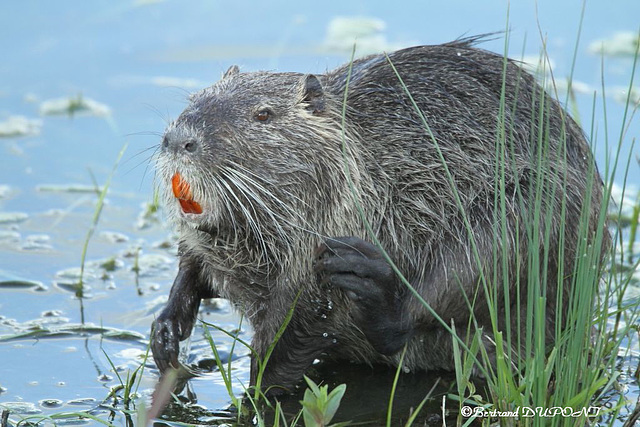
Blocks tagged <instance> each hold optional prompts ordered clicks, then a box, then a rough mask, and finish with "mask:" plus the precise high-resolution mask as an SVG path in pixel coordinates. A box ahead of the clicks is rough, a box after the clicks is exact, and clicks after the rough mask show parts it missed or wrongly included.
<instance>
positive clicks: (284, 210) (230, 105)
mask: <svg viewBox="0 0 640 427" xmlns="http://www.w3.org/2000/svg"><path fill="white" fill-rule="evenodd" d="M335 105H337V107H336V106H335ZM341 139H342V138H341V130H340V110H339V103H335V102H333V101H332V100H331V98H330V95H329V94H327V93H326V91H325V90H324V89H323V87H322V85H321V83H320V80H319V79H318V78H317V77H316V76H313V75H302V74H297V73H267V72H256V73H240V72H239V71H238V68H237V67H232V68H230V69H229V70H228V71H227V72H226V73H225V75H224V76H223V78H222V79H221V80H220V81H219V82H218V83H216V84H215V85H213V86H212V87H209V88H207V89H204V90H202V91H201V92H198V93H196V94H194V95H192V96H191V98H190V104H189V106H188V107H187V108H186V109H185V110H184V112H183V113H182V114H181V115H180V116H179V117H178V119H176V120H175V121H174V122H173V123H171V124H170V125H169V126H168V128H167V130H166V132H165V134H164V138H163V141H162V146H161V148H160V153H159V155H158V158H157V172H158V177H157V178H158V179H159V181H160V183H161V186H162V187H163V189H164V191H163V194H164V202H165V204H166V209H167V212H168V213H169V216H170V217H171V218H172V219H173V220H174V221H177V222H178V223H179V224H180V225H188V226H190V227H193V228H198V229H200V230H202V231H206V232H209V233H210V234H212V235H215V236H216V237H217V238H221V239H223V240H234V239H235V240H238V239H245V238H246V236H247V235H253V236H254V238H256V239H260V240H261V241H262V242H261V243H262V244H264V241H265V240H268V239H273V240H274V241H286V240H288V239H289V240H290V239H292V238H293V237H292V233H297V232H300V231H301V230H304V231H305V232H307V233H312V234H313V233H325V232H326V230H319V229H318V227H320V226H321V225H320V224H322V227H325V226H326V224H327V223H331V221H327V220H326V217H327V216H329V217H330V216H331V215H332V213H331V212H332V206H338V205H343V204H344V203H343V198H350V194H349V190H348V186H347V185H346V180H345V179H344V160H343V155H342V141H341ZM319 215H322V216H323V218H319Z"/></svg>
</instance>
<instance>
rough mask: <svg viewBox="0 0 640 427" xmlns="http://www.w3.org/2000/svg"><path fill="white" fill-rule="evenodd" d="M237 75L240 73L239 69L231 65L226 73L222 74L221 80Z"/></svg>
mask: <svg viewBox="0 0 640 427" xmlns="http://www.w3.org/2000/svg"><path fill="white" fill-rule="evenodd" d="M239 73H240V67H238V66H237V65H232V66H231V67H229V69H228V70H227V71H225V72H224V74H223V75H222V78H223V79H227V78H229V77H231V76H235V75H236V74H239Z"/></svg>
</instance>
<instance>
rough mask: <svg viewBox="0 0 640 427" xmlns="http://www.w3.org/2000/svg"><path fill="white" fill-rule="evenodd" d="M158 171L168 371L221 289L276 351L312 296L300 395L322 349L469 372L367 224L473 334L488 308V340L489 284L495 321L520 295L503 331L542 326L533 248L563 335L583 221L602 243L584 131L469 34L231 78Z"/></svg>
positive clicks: (296, 359)
mask: <svg viewBox="0 0 640 427" xmlns="http://www.w3.org/2000/svg"><path fill="white" fill-rule="evenodd" d="M389 62H391V63H393V65H394V66H395V68H396V69H397V71H398V74H399V76H400V78H401V79H402V82H403V83H404V84H405V85H406V88H407V90H408V92H409V93H410V94H411V97H412V98H413V99H414V100H415V103H416V105H415V106H414V105H413V103H412V101H411V98H410V97H409V95H408V94H407V92H406V91H405V89H404V87H403V83H401V81H400V79H399V78H398V76H397V75H396V73H395V72H394V70H393V68H392V67H391V65H390V63H389ZM350 68H351V70H352V72H351V78H350V79H348V78H347V76H348V71H349V69H350ZM347 82H348V94H347V103H346V109H345V111H346V112H345V120H344V127H343V126H342V123H343V117H342V111H343V99H344V92H345V88H346V87H347ZM416 106H417V108H418V109H419V111H417V110H416ZM423 118H424V121H425V122H426V125H425V123H423ZM158 171H159V176H160V180H161V182H163V183H166V184H167V186H166V187H165V192H164V194H165V201H166V205H167V210H168V212H169V213H170V216H171V217H172V218H173V219H174V221H175V223H176V225H177V227H178V229H179V231H180V233H181V239H180V251H181V252H180V253H181V264H180V265H181V267H180V268H181V272H180V274H179V275H178V278H177V279H176V282H175V284H174V288H173V289H174V290H172V296H171V298H170V302H169V305H168V307H167V309H165V311H164V312H163V314H162V315H161V317H160V318H159V320H158V321H157V322H156V329H157V330H159V331H160V332H157V333H155V335H154V336H155V340H156V344H155V346H154V356H155V357H156V360H157V361H158V363H159V365H160V366H161V367H163V366H164V365H166V363H167V362H166V360H167V357H165V355H166V354H168V355H169V356H168V360H170V361H171V362H172V361H173V358H174V356H175V355H174V350H173V348H175V346H176V345H177V344H176V343H177V341H176V338H175V336H180V337H181V338H184V337H186V336H188V332H186V331H190V327H191V323H190V322H192V321H193V317H194V316H195V313H196V312H197V304H198V303H199V299H200V298H205V297H207V296H213V295H220V296H223V297H225V298H228V299H230V300H231V301H232V302H234V303H235V304H237V305H238V307H239V308H240V309H241V310H243V311H244V312H245V313H246V314H247V316H248V318H249V320H250V321H251V323H252V325H253V327H254V330H255V336H254V340H253V343H252V344H253V346H254V349H255V350H256V353H257V354H258V355H264V354H265V353H266V351H267V348H268V347H269V345H270V343H271V342H272V340H273V339H274V336H275V334H276V331H277V330H278V329H279V327H280V325H281V323H282V322H283V320H284V319H285V316H286V313H287V312H288V310H289V309H290V307H291V306H292V304H293V303H294V301H295V300H296V297H297V296H299V299H298V300H297V305H296V308H295V311H294V315H293V318H292V319H291V323H290V324H289V326H288V327H287V331H286V332H285V334H284V335H283V337H282V338H281V339H280V341H279V342H278V345H277V346H276V351H275V352H274V354H273V355H272V358H271V362H270V364H272V366H271V368H270V369H269V370H268V371H267V373H266V376H265V381H266V382H267V383H269V384H290V383H292V382H295V380H297V379H298V378H299V377H300V375H301V373H302V372H303V371H304V369H306V367H307V366H308V365H309V364H310V363H311V362H312V361H313V360H314V359H315V358H316V357H319V356H320V355H321V354H326V355H329V356H333V357H338V358H348V359H351V360H356V361H361V362H376V361H385V362H389V363H397V360H398V354H397V352H398V350H399V349H400V348H402V347H403V346H404V344H405V343H408V344H409V345H408V349H407V357H406V359H405V365H406V366H408V367H409V368H412V369H413V368H416V369H432V368H445V369H452V367H453V365H452V353H451V337H450V336H448V335H447V333H445V332H444V330H443V329H442V328H441V326H440V324H439V322H438V321H437V320H436V319H435V318H434V316H433V315H432V314H431V313H430V312H429V311H428V310H426V309H425V307H424V306H423V305H422V304H421V303H420V302H419V301H418V299H417V298H415V297H413V296H412V294H411V293H410V292H409V291H408V290H407V288H406V287H405V286H404V285H403V284H402V283H401V282H400V280H399V279H398V278H397V276H396V275H395V273H394V272H393V270H392V269H391V267H390V266H389V264H388V263H387V261H386V258H385V256H384V255H383V254H382V253H381V252H380V250H379V249H378V248H377V247H375V246H373V245H371V244H370V243H368V242H367V240H371V237H370V236H369V234H368V232H367V230H366V227H365V224H364V221H363V219H362V217H361V213H363V214H364V217H365V218H366V220H367V221H368V222H369V223H370V224H371V227H372V229H373V232H374V233H375V236H376V238H377V239H378V240H379V241H380V243H381V245H382V247H383V248H384V249H385V250H386V252H387V253H388V255H389V256H390V259H391V260H392V261H393V262H394V263H395V264H396V265H397V267H398V268H399V270H400V272H402V273H403V275H404V276H405V277H406V278H407V279H408V280H409V282H410V283H411V284H412V286H413V287H414V288H415V290H416V291H417V292H418V293H419V294H420V296H421V297H422V298H423V299H424V300H425V301H426V302H427V303H428V304H429V305H430V306H431V307H432V308H433V310H435V312H436V313H437V314H438V315H439V316H440V317H442V319H444V321H445V322H446V323H447V324H450V323H451V321H453V322H455V324H456V325H462V326H464V325H467V324H469V318H470V316H471V311H472V312H473V316H474V319H475V321H476V322H477V325H478V327H482V328H485V329H484V335H483V336H484V337H485V338H486V343H485V344H487V345H488V346H489V347H491V345H492V344H491V343H492V324H491V321H490V318H489V310H488V308H487V304H486V302H485V298H486V296H487V295H486V293H485V288H484V287H483V286H484V285H488V286H495V287H496V289H497V291H496V293H495V294H494V297H495V298H496V304H497V305H498V307H497V308H498V312H502V311H504V310H505V309H506V307H504V301H505V298H504V296H503V292H509V301H510V303H511V305H512V306H511V307H510V311H511V313H514V314H513V315H512V318H511V319H505V318H504V316H502V317H500V319H499V325H498V327H499V328H500V329H502V330H504V328H506V327H507V326H510V327H511V330H512V331H516V330H517V331H519V332H522V336H523V337H524V336H525V334H524V332H525V331H524V330H523V328H524V327H525V325H524V324H523V323H517V322H516V321H515V318H516V317H520V318H522V316H524V315H526V306H527V303H526V301H525V298H526V296H527V291H526V287H527V286H528V276H529V273H530V272H529V271H528V269H529V268H530V267H529V265H531V264H530V262H529V261H530V259H531V257H530V254H533V253H539V254H543V255H548V257H543V259H548V262H547V263H545V264H544V265H539V266H536V267H535V268H536V269H539V273H540V275H541V277H543V279H541V280H540V283H543V287H544V290H543V291H540V293H544V294H545V295H546V297H547V302H548V304H547V306H548V316H547V324H546V326H547V328H548V331H549V333H548V334H547V341H548V342H549V341H551V340H552V339H553V337H554V335H553V333H552V331H553V330H554V329H555V323H554V322H555V315H554V311H555V309H556V291H557V289H562V288H566V289H565V290H568V287H569V286H570V284H571V279H572V278H571V275H570V272H572V271H573V268H572V267H573V265H574V259H575V257H576V248H577V245H578V242H579V234H580V221H579V220H578V219H579V218H580V217H581V216H580V214H581V210H582V209H583V208H584V209H587V210H588V211H589V214H588V215H586V216H585V217H586V218H587V221H588V225H587V227H586V229H587V230H588V237H589V238H590V237H591V236H592V235H593V234H594V233H595V230H596V228H597V223H598V214H599V212H600V209H601V199H602V182H601V179H600V177H599V175H598V172H597V169H596V167H595V163H594V160H593V157H592V155H591V153H590V151H589V146H588V144H587V142H586V141H585V139H584V136H583V134H582V132H581V130H580V128H579V127H578V126H577V125H576V123H575V122H574V121H573V120H572V119H571V118H570V117H568V116H567V114H566V113H565V111H564V110H563V109H562V108H561V106H560V105H559V104H558V103H557V102H556V101H554V100H552V99H551V98H550V97H548V96H547V95H546V94H545V93H544V91H543V90H542V89H541V88H540V86H538V85H537V84H536V82H535V81H534V79H533V78H532V77H531V76H530V75H529V74H527V73H526V72H524V71H523V70H522V69H521V68H519V67H518V66H517V64H516V63H514V62H512V61H505V60H504V59H503V58H502V57H501V56H498V55H495V54H492V53H489V52H486V51H483V50H479V49H476V48H474V47H473V46H472V43H471V42H470V41H460V42H454V43H449V44H445V45H439V46H421V47H413V48H408V49H404V50H401V51H397V52H393V53H391V54H389V56H388V58H387V57H386V56H385V55H374V56H369V57H366V58H362V59H359V60H356V61H354V62H353V64H352V65H349V64H347V65H344V66H342V67H340V68H338V69H336V70H334V71H331V72H329V73H327V74H325V75H318V76H314V75H303V74H300V73H267V72H256V73H240V72H239V70H238V69H237V67H232V68H231V69H230V70H229V71H228V72H227V73H226V74H225V76H224V77H223V78H222V80H221V81H220V82H218V83H216V84H215V85H214V86H212V87H211V88H208V89H205V90H204V91H202V92H199V93H197V94H195V95H193V96H192V98H191V103H190V105H189V106H188V107H187V109H186V110H185V111H184V112H183V113H182V114H181V115H180V117H179V118H178V119H177V120H176V121H175V122H174V123H172V124H171V125H170V126H169V128H168V129H167V131H166V133H165V138H164V141H163V148H162V151H161V153H160V155H159V158H158ZM169 183H173V185H169ZM176 183H178V184H176ZM587 194H589V197H586V195H587ZM176 198H177V199H179V200H176ZM586 202H588V204H587V206H583V205H584V204H585V203H586ZM360 207H362V212H360V210H359V208H360ZM562 215H564V218H562ZM561 224H562V226H560V225H561ZM532 232H536V233H538V235H537V236H534V235H533V234H532ZM345 236H347V237H345ZM349 236H350V237H349ZM545 239H546V242H547V245H546V246H544V244H543V243H541V242H544V241H545ZM605 246H606V245H605ZM605 246H603V248H602V249H603V251H604V250H605V249H606V247H605ZM561 256H562V257H563V260H559V259H558V257H561ZM500 260H506V263H504V264H503V263H502V262H501V261H500ZM561 261H562V262H561ZM559 264H562V265H563V270H559V268H558V265H559ZM494 266H498V267H499V268H498V269H494ZM562 272H564V273H562ZM565 276H566V277H565ZM558 283H561V284H563V285H562V286H560V287H558ZM517 287H520V291H519V292H518V293H516V288H517ZM523 288H524V289H523ZM174 295H175V297H174ZM516 295H521V296H522V297H521V298H520V299H518V298H516V297H515V296H516ZM185 299H188V300H189V303H188V304H186V306H187V307H188V309H186V310H185V309H184V307H185V302H184V300H185ZM566 300H567V298H564V299H563V301H566ZM196 302H197V303H196ZM471 304H473V309H472V310H470V308H469V307H470V305H471ZM518 310H519V311H520V314H521V316H516V315H515V313H516V311H518ZM183 312H186V313H188V314H181V313H183ZM176 328H178V329H179V330H180V331H181V332H180V334H178V333H177V332H175V330H176ZM185 330H186V331H185ZM172 331H173V332H172ZM172 334H173V335H172ZM172 337H173V338H172ZM489 352H491V350H489ZM255 370H256V368H255V366H254V370H253V371H254V375H255Z"/></svg>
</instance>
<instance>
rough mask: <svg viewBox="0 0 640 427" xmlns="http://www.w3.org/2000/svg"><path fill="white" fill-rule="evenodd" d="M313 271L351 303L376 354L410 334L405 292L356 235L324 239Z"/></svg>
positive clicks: (391, 349)
mask: <svg viewBox="0 0 640 427" xmlns="http://www.w3.org/2000/svg"><path fill="white" fill-rule="evenodd" d="M314 270H315V272H316V274H317V275H318V280H319V281H320V283H325V284H329V285H331V286H335V287H337V288H340V289H342V290H344V291H345V293H346V295H347V296H348V297H349V299H351V300H352V301H353V302H354V304H353V306H352V310H351V315H352V317H353V319H354V321H355V323H356V324H357V325H358V327H359V329H360V330H362V332H363V333H364V335H365V337H366V338H367V340H368V341H369V343H370V344H371V345H372V346H373V347H374V348H375V349H376V350H377V351H378V352H379V353H381V354H385V355H391V354H394V353H396V352H397V351H398V350H400V349H401V348H402V346H403V345H404V344H405V343H406V342H407V340H408V339H409V338H410V337H411V335H412V330H413V327H412V321H411V316H409V315H407V313H404V312H403V308H404V303H403V301H404V298H405V293H404V292H402V290H403V289H402V287H401V284H400V282H399V280H398V277H397V275H396V273H395V271H394V270H393V268H392V267H391V265H390V264H389V263H388V262H387V260H386V258H385V256H384V254H383V253H382V251H381V250H380V249H378V248H377V247H376V246H375V245H373V244H371V243H369V242H366V241H364V240H362V239H360V238H357V237H339V238H333V239H327V240H326V241H325V243H324V244H322V245H321V246H320V247H319V248H318V250H317V251H316V259H315V262H314Z"/></svg>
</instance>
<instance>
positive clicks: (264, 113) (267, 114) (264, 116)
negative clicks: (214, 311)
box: [255, 110, 271, 122]
mask: <svg viewBox="0 0 640 427" xmlns="http://www.w3.org/2000/svg"><path fill="white" fill-rule="evenodd" d="M255 118H256V120H258V121H260V122H266V121H267V120H269V119H270V118H271V111H269V110H260V111H258V112H257V113H256V115H255Z"/></svg>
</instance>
